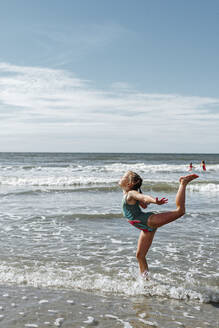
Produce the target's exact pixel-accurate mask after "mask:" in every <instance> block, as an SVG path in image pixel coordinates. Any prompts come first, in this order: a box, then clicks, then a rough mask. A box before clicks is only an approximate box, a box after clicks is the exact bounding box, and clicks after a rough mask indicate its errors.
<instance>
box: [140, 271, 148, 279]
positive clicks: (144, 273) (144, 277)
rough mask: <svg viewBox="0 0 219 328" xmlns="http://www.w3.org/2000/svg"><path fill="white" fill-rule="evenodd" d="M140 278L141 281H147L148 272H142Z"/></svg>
mask: <svg viewBox="0 0 219 328" xmlns="http://www.w3.org/2000/svg"><path fill="white" fill-rule="evenodd" d="M141 277H142V279H144V280H149V279H150V277H149V272H148V270H145V271H144V272H142V273H141Z"/></svg>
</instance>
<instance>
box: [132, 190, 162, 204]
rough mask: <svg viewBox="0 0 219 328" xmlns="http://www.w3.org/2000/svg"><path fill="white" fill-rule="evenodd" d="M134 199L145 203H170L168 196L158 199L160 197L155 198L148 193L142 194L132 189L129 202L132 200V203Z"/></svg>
mask: <svg viewBox="0 0 219 328" xmlns="http://www.w3.org/2000/svg"><path fill="white" fill-rule="evenodd" d="M132 200H138V201H139V202H140V203H141V204H144V205H148V204H157V205H164V204H166V203H168V199H167V198H161V199H158V197H156V198H153V197H151V196H148V195H144V194H140V193H139V192H138V191H136V190H130V191H129V192H128V196H127V201H128V202H129V201H130V203H131V201H132Z"/></svg>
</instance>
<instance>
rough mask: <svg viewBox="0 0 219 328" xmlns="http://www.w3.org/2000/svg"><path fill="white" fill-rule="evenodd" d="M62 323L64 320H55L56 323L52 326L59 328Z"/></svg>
mask: <svg viewBox="0 0 219 328" xmlns="http://www.w3.org/2000/svg"><path fill="white" fill-rule="evenodd" d="M63 322H64V318H57V319H56V321H55V322H54V325H55V326H58V327H60V326H61V325H62V323H63Z"/></svg>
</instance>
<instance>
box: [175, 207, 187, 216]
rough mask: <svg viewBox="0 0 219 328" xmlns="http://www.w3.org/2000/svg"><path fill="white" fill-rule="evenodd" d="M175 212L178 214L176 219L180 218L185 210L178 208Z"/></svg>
mask: <svg viewBox="0 0 219 328" xmlns="http://www.w3.org/2000/svg"><path fill="white" fill-rule="evenodd" d="M177 212H178V217H179V218H180V217H181V216H183V215H185V213H186V210H185V208H181V207H179V208H178V210H177Z"/></svg>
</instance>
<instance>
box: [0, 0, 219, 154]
mask: <svg viewBox="0 0 219 328" xmlns="http://www.w3.org/2000/svg"><path fill="white" fill-rule="evenodd" d="M218 35H219V2H218V1H217V0H211V1H205V0H184V1H179V0H178V1H176V0H153V1H152V0H151V1H149V0H136V1H134V0H132V1H130V0H110V1H107V0H80V1H79V0H77V1H76V0H63V1H60V0H59V1H58V0H37V1H33V0H31V1H30V0H13V1H7V2H6V1H2V2H1V3H0V47H1V51H0V122H1V123H0V124H1V129H0V151H66V152H75V151H76V152H78V151H82V152H83V151H97V152H104V151H106V152H204V153H208V152H209V153H210V152H213V153H218V144H219V132H218V131H219V129H218V126H219V60H218V58H219V37H218Z"/></svg>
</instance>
